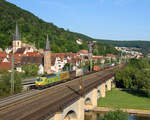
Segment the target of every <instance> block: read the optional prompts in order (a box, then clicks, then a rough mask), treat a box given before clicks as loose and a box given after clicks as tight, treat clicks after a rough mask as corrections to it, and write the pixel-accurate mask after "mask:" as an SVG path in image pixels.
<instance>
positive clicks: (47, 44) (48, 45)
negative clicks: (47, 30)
mask: <svg viewBox="0 0 150 120" xmlns="http://www.w3.org/2000/svg"><path fill="white" fill-rule="evenodd" d="M45 50H49V51H50V41H49V37H48V34H47V39H46V48H45Z"/></svg>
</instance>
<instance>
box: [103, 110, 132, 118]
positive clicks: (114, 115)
mask: <svg viewBox="0 0 150 120" xmlns="http://www.w3.org/2000/svg"><path fill="white" fill-rule="evenodd" d="M101 120H130V119H129V114H128V113H126V112H123V111H121V110H116V111H109V112H107V113H106V114H105V115H104V117H103V118H102V119H101Z"/></svg>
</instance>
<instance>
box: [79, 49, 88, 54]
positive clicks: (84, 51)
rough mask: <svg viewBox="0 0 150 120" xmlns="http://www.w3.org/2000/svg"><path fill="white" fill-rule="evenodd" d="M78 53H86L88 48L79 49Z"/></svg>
mask: <svg viewBox="0 0 150 120" xmlns="http://www.w3.org/2000/svg"><path fill="white" fill-rule="evenodd" d="M78 53H84V54H87V53H88V50H80V51H79V52H78Z"/></svg>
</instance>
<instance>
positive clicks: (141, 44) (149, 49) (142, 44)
mask: <svg viewBox="0 0 150 120" xmlns="http://www.w3.org/2000/svg"><path fill="white" fill-rule="evenodd" d="M97 40H98V41H99V42H100V43H101V44H109V45H112V46H118V47H136V48H142V49H141V52H142V53H144V54H148V53H150V41H113V40H102V39H97Z"/></svg>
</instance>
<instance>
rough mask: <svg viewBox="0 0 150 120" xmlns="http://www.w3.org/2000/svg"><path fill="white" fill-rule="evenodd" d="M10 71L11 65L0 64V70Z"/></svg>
mask: <svg viewBox="0 0 150 120" xmlns="http://www.w3.org/2000/svg"><path fill="white" fill-rule="evenodd" d="M10 69H11V63H10V62H9V63H0V70H10Z"/></svg>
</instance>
